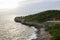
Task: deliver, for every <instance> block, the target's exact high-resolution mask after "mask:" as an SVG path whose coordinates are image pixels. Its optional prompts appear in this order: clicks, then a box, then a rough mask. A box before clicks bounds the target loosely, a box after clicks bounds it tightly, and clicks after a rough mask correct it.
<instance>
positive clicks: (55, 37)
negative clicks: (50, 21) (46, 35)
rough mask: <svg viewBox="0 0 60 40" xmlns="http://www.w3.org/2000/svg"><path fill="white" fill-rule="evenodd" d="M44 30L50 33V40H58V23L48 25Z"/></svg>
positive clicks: (59, 32) (59, 35)
mask: <svg viewBox="0 0 60 40" xmlns="http://www.w3.org/2000/svg"><path fill="white" fill-rule="evenodd" d="M46 30H47V31H49V32H50V34H51V35H52V37H51V40H60V24H56V25H52V26H48V27H47V29H46Z"/></svg>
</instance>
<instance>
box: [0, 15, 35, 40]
mask: <svg viewBox="0 0 60 40" xmlns="http://www.w3.org/2000/svg"><path fill="white" fill-rule="evenodd" d="M15 16H17V15H0V40H31V39H33V38H36V34H35V31H36V29H35V28H34V27H28V26H25V25H22V24H20V23H16V22H14V17H15Z"/></svg>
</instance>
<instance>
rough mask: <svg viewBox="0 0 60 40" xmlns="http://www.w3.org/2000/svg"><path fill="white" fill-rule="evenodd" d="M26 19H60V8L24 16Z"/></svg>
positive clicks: (43, 20)
mask: <svg viewBox="0 0 60 40" xmlns="http://www.w3.org/2000/svg"><path fill="white" fill-rule="evenodd" d="M24 19H25V21H33V22H40V23H41V22H45V21H48V20H60V10H48V11H44V12H39V13H37V14H33V15H28V16H25V17H24Z"/></svg>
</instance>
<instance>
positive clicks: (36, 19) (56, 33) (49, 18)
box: [14, 10, 60, 40]
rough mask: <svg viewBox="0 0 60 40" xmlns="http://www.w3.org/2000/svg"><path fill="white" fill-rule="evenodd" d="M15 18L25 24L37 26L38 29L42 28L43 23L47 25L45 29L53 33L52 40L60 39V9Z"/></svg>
mask: <svg viewBox="0 0 60 40" xmlns="http://www.w3.org/2000/svg"><path fill="white" fill-rule="evenodd" d="M14 20H15V22H19V23H22V24H25V25H29V26H35V27H36V28H37V29H40V28H41V27H42V26H41V25H45V31H48V32H49V33H50V34H51V39H50V40H60V10H47V11H43V12H39V13H36V14H32V15H28V16H21V17H15V19H14ZM48 22H49V23H48ZM50 24H51V25H50Z"/></svg>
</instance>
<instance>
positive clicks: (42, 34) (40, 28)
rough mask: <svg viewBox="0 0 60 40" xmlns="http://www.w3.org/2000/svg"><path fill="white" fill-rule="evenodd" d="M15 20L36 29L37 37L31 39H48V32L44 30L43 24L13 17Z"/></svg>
mask: <svg viewBox="0 0 60 40" xmlns="http://www.w3.org/2000/svg"><path fill="white" fill-rule="evenodd" d="M15 22H18V23H22V24H24V25H27V26H30V27H31V26H34V27H35V28H36V29H37V32H36V34H37V38H36V39H32V40H50V34H49V33H48V32H46V31H45V25H44V24H40V23H34V22H27V21H24V19H20V18H15Z"/></svg>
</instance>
